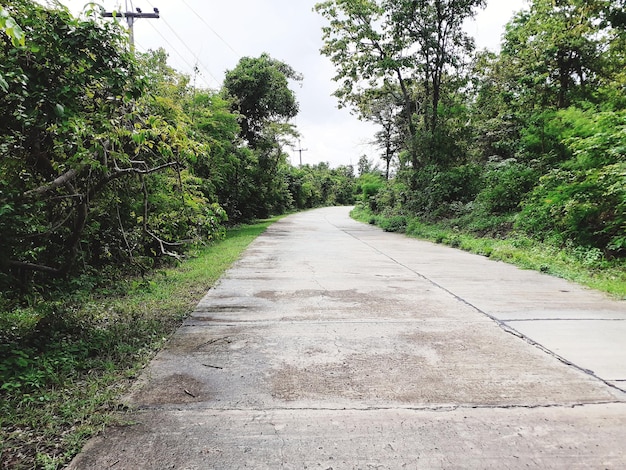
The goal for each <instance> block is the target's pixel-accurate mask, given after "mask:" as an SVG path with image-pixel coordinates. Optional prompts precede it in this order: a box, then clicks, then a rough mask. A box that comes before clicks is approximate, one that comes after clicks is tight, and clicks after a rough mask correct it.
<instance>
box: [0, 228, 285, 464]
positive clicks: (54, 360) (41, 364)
mask: <svg viewBox="0 0 626 470" xmlns="http://www.w3.org/2000/svg"><path fill="white" fill-rule="evenodd" d="M275 220H276V219H271V220H266V221H262V222H260V223H257V224H254V225H248V226H243V227H240V228H236V229H233V230H229V231H228V233H227V236H226V238H225V239H224V240H223V241H220V242H218V243H216V244H214V245H211V246H207V247H203V248H200V249H197V250H196V251H195V252H194V253H190V256H189V257H188V259H187V260H186V261H184V262H182V263H180V264H179V265H178V266H177V267H174V268H170V269H166V270H161V271H158V272H156V273H154V274H152V275H151V276H149V277H146V278H143V279H119V280H118V281H116V283H115V286H114V287H113V286H112V287H111V288H107V289H98V290H96V291H95V292H89V291H88V289H85V290H84V291H79V292H73V293H72V295H71V296H69V295H68V297H71V298H67V299H62V298H60V299H57V300H54V301H47V302H45V303H40V304H37V305H33V306H30V307H28V308H22V309H14V310H12V311H11V312H0V316H1V318H0V339H1V340H2V341H0V379H1V380H0V384H2V385H1V388H0V429H1V431H0V432H1V434H0V468H1V469H3V470H4V469H9V468H10V469H15V470H20V469H33V468H37V469H57V468H62V467H63V466H65V465H66V464H67V463H69V461H70V460H71V459H72V458H73V456H74V455H76V453H78V452H79V451H80V449H81V448H82V446H83V445H84V443H85V442H86V440H87V439H88V438H89V437H91V436H93V435H95V434H97V433H98V432H100V431H101V430H102V429H103V428H104V427H105V426H107V425H109V424H113V423H115V422H116V420H117V419H119V418H118V416H119V414H118V413H116V411H119V407H120V397H121V395H122V394H123V393H124V392H125V391H126V390H128V387H129V386H130V385H131V384H132V382H133V380H134V379H135V377H136V376H137V374H138V373H139V371H140V370H141V369H142V368H143V367H144V366H145V364H146V363H147V362H148V361H149V360H150V359H151V358H152V357H154V354H156V352H157V351H158V350H159V349H161V348H162V347H163V345H164V344H165V343H166V342H167V340H168V338H169V337H170V335H171V334H172V333H173V332H174V331H175V330H176V328H177V327H178V326H180V324H181V322H182V320H183V319H184V318H185V317H186V316H187V315H189V313H190V312H191V311H192V310H193V308H194V306H195V305H196V304H197V303H198V302H199V301H200V299H201V298H202V297H203V296H204V295H205V294H206V292H207V291H208V290H209V289H210V288H211V286H213V285H214V283H215V282H216V281H217V280H218V279H219V278H220V277H221V275H222V274H223V273H224V271H225V270H226V269H228V268H229V267H230V266H231V265H232V263H233V262H234V261H236V260H237V259H238V258H239V257H240V255H241V253H242V251H243V250H244V249H245V248H246V247H247V246H248V245H249V244H250V242H251V241H252V240H254V238H256V237H257V236H258V235H259V234H261V233H262V232H263V231H264V230H265V229H266V228H267V227H268V226H269V225H270V224H271V223H273V222H274V221H275ZM0 300H1V299H0ZM0 305H1V303H0Z"/></svg>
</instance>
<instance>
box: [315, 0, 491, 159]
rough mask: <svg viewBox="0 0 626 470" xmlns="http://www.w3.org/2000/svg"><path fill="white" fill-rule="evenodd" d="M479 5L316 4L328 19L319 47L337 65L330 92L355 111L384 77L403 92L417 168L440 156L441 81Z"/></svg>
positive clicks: (462, 47) (437, 0)
mask: <svg viewBox="0 0 626 470" xmlns="http://www.w3.org/2000/svg"><path fill="white" fill-rule="evenodd" d="M484 4H485V2H484V0H463V1H460V0H430V1H420V2H417V1H413V0H382V1H375V0H328V1H326V2H322V3H319V4H317V5H316V7H315V8H316V10H317V11H318V12H319V13H321V14H322V15H323V16H324V17H325V18H326V19H328V20H329V26H327V27H325V28H324V29H323V31H324V40H325V44H324V47H323V49H322V53H323V54H325V55H327V56H328V57H329V58H330V59H331V61H332V62H333V64H334V65H335V67H336V68H337V75H336V77H335V78H334V79H335V81H337V82H339V83H340V88H339V89H338V90H337V91H336V92H335V95H336V96H337V97H338V98H339V100H340V103H341V104H343V105H346V104H349V105H351V106H354V107H356V108H357V110H358V109H359V105H360V100H361V99H362V98H363V97H364V96H365V95H364V93H363V88H367V87H369V88H379V89H383V85H387V84H388V83H389V82H394V83H395V86H397V87H398V89H399V90H400V91H401V94H402V98H403V112H404V115H405V120H404V121H405V126H406V139H405V141H406V142H407V145H406V147H407V149H408V150H409V152H410V156H411V158H410V159H411V164H412V167H413V169H414V170H415V171H417V170H418V168H419V167H420V165H424V164H426V163H427V162H428V161H430V160H433V161H437V160H438V159H439V158H440V157H441V156H442V155H441V153H440V152H438V150H439V149H438V148H437V145H436V143H437V138H436V133H437V131H438V127H439V111H440V104H441V101H442V95H443V86H444V83H445V80H446V76H447V75H448V74H452V75H454V74H456V70H457V69H459V68H460V67H461V63H462V62H463V60H464V59H465V58H467V57H468V54H469V52H471V50H472V48H473V43H472V41H471V39H470V38H469V37H468V36H467V34H466V33H464V31H463V29H462V26H463V22H464V21H465V19H467V18H468V17H471V16H472V15H473V14H474V13H475V10H476V9H477V8H478V7H480V6H483V5H484ZM393 88H394V87H386V89H387V90H392V89H393ZM361 108H362V107H361ZM441 140H442V139H439V141H441Z"/></svg>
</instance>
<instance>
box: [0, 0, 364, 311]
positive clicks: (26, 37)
mask: <svg viewBox="0 0 626 470" xmlns="http://www.w3.org/2000/svg"><path fill="white" fill-rule="evenodd" d="M5 5H6V6H5V7H4V8H2V14H1V15H0V17H1V19H2V22H1V23H0V115H1V116H2V125H1V126H0V239H1V240H2V242H1V243H0V292H2V295H1V296H0V298H1V299H2V301H1V302H0V310H4V311H6V310H10V308H11V305H13V302H14V301H16V299H17V300H19V299H24V298H26V299H28V298H31V299H32V298H33V297H39V296H42V295H43V296H44V297H45V293H46V291H47V289H48V288H49V286H50V285H51V283H55V282H57V281H58V282H67V281H68V280H71V279H75V280H78V281H77V282H80V279H83V280H84V279H87V278H89V277H90V276H94V277H101V276H102V275H103V274H106V273H107V272H108V273H109V275H114V273H116V272H118V271H119V270H125V271H128V270H131V271H133V272H135V273H144V272H146V271H148V270H150V269H153V268H154V267H155V266H156V265H157V264H158V263H159V262H160V260H163V259H167V258H172V257H174V258H175V257H180V256H181V255H182V254H183V253H184V252H185V250H186V249H187V248H188V247H189V246H190V245H192V244H194V243H207V242H210V241H211V240H214V239H216V238H219V237H220V236H221V235H222V234H223V232H224V228H225V227H226V226H227V225H228V224H238V223H241V222H245V221H250V220H253V219H257V218H265V217H267V216H269V215H270V214H273V215H277V214H280V213H283V212H285V211H289V210H296V209H305V208H311V207H316V206H321V205H328V204H349V203H351V202H353V194H352V192H353V191H352V184H353V181H354V173H353V170H352V168H351V167H341V168H338V169H331V168H329V166H328V165H326V164H319V165H315V166H303V167H301V168H296V167H293V166H291V165H290V164H289V162H288V155H287V154H286V153H285V149H286V147H287V145H289V142H290V140H292V139H293V138H294V137H295V136H297V130H296V129H295V128H294V127H293V126H292V125H291V124H290V123H289V121H290V119H291V118H292V117H294V116H295V115H296V114H297V112H298V103H297V101H296V97H295V95H294V93H293V92H292V91H291V89H290V88H289V85H290V81H298V80H301V79H302V77H301V76H300V75H299V74H298V73H297V72H296V71H294V70H293V69H292V68H291V67H290V66H289V65H287V64H285V63H282V62H280V61H277V60H275V59H273V58H271V57H270V56H268V55H266V54H264V55H262V56H261V57H258V58H243V59H241V61H240V62H239V64H238V65H237V66H236V67H235V68H234V69H233V70H231V71H229V72H228V73H227V74H226V78H225V81H224V84H223V87H222V89H221V90H207V89H198V88H196V87H195V86H192V84H191V81H190V78H189V77H187V76H185V75H182V74H180V73H178V72H176V71H175V70H173V69H171V68H170V67H168V65H167V63H166V59H167V57H166V54H165V52H164V51H162V50H160V51H156V52H150V53H147V54H133V53H131V52H130V51H129V45H128V38H127V33H126V32H125V31H124V29H123V28H121V27H120V26H119V24H118V23H117V22H114V21H110V20H104V19H102V18H101V15H100V13H101V12H100V11H99V9H98V8H97V7H96V6H88V8H92V9H91V10H86V11H85V12H84V13H83V14H82V15H81V16H80V17H78V18H77V17H74V16H73V15H72V14H71V13H70V12H69V11H68V10H67V9H65V8H64V7H62V6H61V5H59V4H56V5H55V6H53V7H50V6H42V5H41V4H39V3H37V2H35V1H32V0H13V1H11V2H9V3H8V4H5Z"/></svg>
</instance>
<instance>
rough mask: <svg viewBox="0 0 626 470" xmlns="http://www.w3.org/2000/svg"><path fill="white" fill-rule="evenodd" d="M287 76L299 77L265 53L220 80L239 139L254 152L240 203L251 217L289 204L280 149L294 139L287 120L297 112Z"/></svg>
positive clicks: (284, 156) (284, 161)
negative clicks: (236, 120)
mask: <svg viewBox="0 0 626 470" xmlns="http://www.w3.org/2000/svg"><path fill="white" fill-rule="evenodd" d="M290 79H291V80H296V81H299V80H302V77H301V76H300V75H299V74H298V73H297V72H295V71H294V70H293V69H292V68H291V67H290V66H289V65H287V64H285V63H283V62H280V61H278V60H275V59H272V58H271V57H270V56H269V55H267V54H262V55H261V56H260V57H259V58H250V57H244V58H243V59H241V60H240V61H239V63H238V64H237V66H236V67H235V68H234V69H233V70H231V71H228V72H227V73H226V77H225V79H224V93H225V95H226V96H227V97H228V98H229V99H231V100H232V107H233V111H234V112H236V113H238V114H239V115H240V119H239V122H240V125H241V137H242V138H243V139H245V140H246V141H247V143H248V147H249V148H250V149H251V150H252V151H253V159H254V162H253V164H252V165H253V167H252V168H251V171H250V173H248V175H247V176H248V177H250V178H251V182H250V185H251V187H252V188H254V191H253V192H252V193H251V194H250V199H247V200H244V201H242V200H240V201H239V203H240V205H241V206H247V207H248V210H250V209H252V210H251V212H249V216H250V217H267V216H268V215H269V214H271V213H274V212H281V211H283V210H284V209H286V208H287V207H289V206H290V204H291V201H290V196H289V192H288V187H287V181H286V172H287V166H288V165H287V154H286V153H285V152H284V150H283V149H284V147H285V146H286V145H290V142H291V141H292V140H293V139H295V138H296V137H297V131H296V129H295V127H294V126H293V125H292V124H290V123H289V120H290V119H291V118H293V117H295V116H296V114H297V113H298V103H297V101H296V97H295V94H294V92H293V91H292V90H291V89H290V88H289V80H290Z"/></svg>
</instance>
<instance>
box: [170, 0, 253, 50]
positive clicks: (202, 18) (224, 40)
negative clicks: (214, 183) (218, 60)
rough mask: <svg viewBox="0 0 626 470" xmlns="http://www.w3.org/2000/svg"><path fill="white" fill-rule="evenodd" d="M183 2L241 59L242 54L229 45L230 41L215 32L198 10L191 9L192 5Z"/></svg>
mask: <svg viewBox="0 0 626 470" xmlns="http://www.w3.org/2000/svg"><path fill="white" fill-rule="evenodd" d="M181 1H182V2H183V5H185V6H186V7H187V8H189V9H190V10H191V12H192V13H193V14H194V15H196V16H197V17H198V18H200V21H202V22H203V23H204V24H205V26H206V27H207V28H209V29H210V30H211V32H212V33H213V34H215V35H216V36H217V37H218V39H219V40H220V41H222V42H223V43H224V44H226V47H228V48H229V49H230V50H231V51H232V52H233V54H235V56H236V57H240V56H241V54H239V53H238V52H237V51H236V50H235V49H234V48H233V46H231V45H230V44H229V43H228V41H226V39H224V38H223V37H222V36H220V35H219V34H218V32H217V31H215V30H214V29H213V28H212V27H211V25H210V24H209V23H207V21H206V20H205V19H204V17H202V16H201V15H200V14H199V13H198V12H197V11H196V10H194V9H193V8H192V7H191V5H189V4H188V3H187V2H186V0H181Z"/></svg>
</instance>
